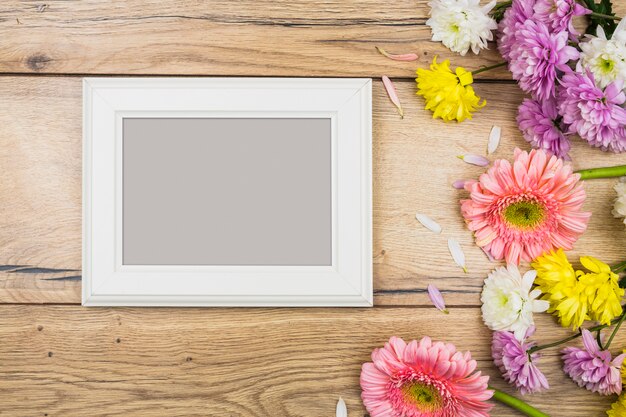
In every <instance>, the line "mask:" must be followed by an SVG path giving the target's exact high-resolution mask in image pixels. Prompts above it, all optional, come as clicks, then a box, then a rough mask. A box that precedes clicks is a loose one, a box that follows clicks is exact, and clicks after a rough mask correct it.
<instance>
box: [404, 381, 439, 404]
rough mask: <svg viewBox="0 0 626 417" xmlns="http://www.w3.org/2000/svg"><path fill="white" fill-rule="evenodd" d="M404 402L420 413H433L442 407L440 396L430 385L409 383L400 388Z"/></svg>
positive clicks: (417, 382) (418, 382)
mask: <svg viewBox="0 0 626 417" xmlns="http://www.w3.org/2000/svg"><path fill="white" fill-rule="evenodd" d="M402 392H403V394H404V398H405V400H406V401H409V402H412V403H413V404H415V406H416V407H417V408H418V409H419V410H420V411H435V410H439V409H440V408H441V407H442V406H443V398H442V397H441V394H440V393H439V391H438V390H437V388H435V387H434V386H432V385H429V384H427V383H424V382H420V381H411V382H409V383H408V384H406V385H404V386H403V387H402Z"/></svg>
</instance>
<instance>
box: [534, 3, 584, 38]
mask: <svg viewBox="0 0 626 417" xmlns="http://www.w3.org/2000/svg"><path fill="white" fill-rule="evenodd" d="M534 11H535V16H536V17H537V19H538V20H540V21H542V22H543V23H545V24H546V25H548V27H550V28H552V30H553V31H554V32H561V31H567V32H568V33H569V38H570V39H571V40H572V41H574V42H576V41H577V40H578V35H579V33H578V31H577V30H576V29H575V28H574V24H573V22H572V20H573V19H574V17H576V16H584V15H586V14H589V13H591V10H589V9H587V8H585V7H583V6H581V5H580V4H578V2H577V1H576V0H537V3H536V4H535V7H534Z"/></svg>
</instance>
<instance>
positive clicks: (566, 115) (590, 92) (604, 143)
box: [559, 72, 626, 152]
mask: <svg viewBox="0 0 626 417" xmlns="http://www.w3.org/2000/svg"><path fill="white" fill-rule="evenodd" d="M623 87H624V83H623V82H622V81H621V80H620V81H614V82H612V83H610V84H609V85H608V86H607V87H606V88H605V89H604V91H602V89H601V88H600V87H598V86H596V84H595V81H594V76H593V74H592V73H590V72H587V73H586V74H579V73H570V74H566V75H564V76H563V79H562V80H561V88H559V113H560V114H561V115H562V116H563V122H564V123H565V124H567V125H569V131H570V132H572V133H578V135H579V136H580V137H581V138H583V139H585V140H586V141H587V142H589V144H590V145H592V146H596V147H599V148H601V149H602V150H603V151H606V150H611V151H613V152H624V151H626V127H625V124H626V109H624V108H623V107H622V105H623V104H624V102H626V94H624V92H623V91H622V88H623Z"/></svg>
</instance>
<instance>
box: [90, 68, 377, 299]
mask: <svg viewBox="0 0 626 417" xmlns="http://www.w3.org/2000/svg"><path fill="white" fill-rule="evenodd" d="M371 88H372V84H371V79H355V78H353V79H348V78H344V79H305V78H286V79H276V78H105V77H103V78H84V79H83V261H82V304H83V305H84V306H258V307H262V306H345V307H369V306H372V305H373V286H372V161H371V159H372V155H371V150H372V127H371V125H372V116H371V113H372V110H371V101H372V92H371ZM134 117H141V118H218V117H219V118H235V119H236V118H276V119H283V118H296V117H297V118H328V119H330V127H331V129H330V130H331V151H330V154H331V162H330V166H331V167H332V172H331V175H330V178H331V184H330V190H331V191H332V194H331V199H330V200H331V201H332V215H331V218H332V222H331V223H332V233H331V236H332V245H331V247H332V255H331V258H332V261H331V262H330V265H153V264H150V265H136V264H133V265H127V264H124V263H123V256H122V253H123V252H122V246H123V239H122V236H123V233H124V225H123V222H122V218H123V217H122V205H123V201H122V200H123V193H122V188H123V179H122V178H123V172H122V171H123V165H122V161H123V131H122V125H123V123H124V120H125V119H127V118H134ZM302 220H303V221H306V219H302ZM127 227H128V226H127Z"/></svg>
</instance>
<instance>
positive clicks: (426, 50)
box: [0, 0, 509, 78]
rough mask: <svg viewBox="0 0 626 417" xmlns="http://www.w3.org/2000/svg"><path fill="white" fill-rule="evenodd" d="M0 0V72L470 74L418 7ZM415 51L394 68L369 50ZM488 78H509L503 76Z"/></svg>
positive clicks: (484, 58)
mask: <svg viewBox="0 0 626 417" xmlns="http://www.w3.org/2000/svg"><path fill="white" fill-rule="evenodd" d="M43 4H44V3H43V2H39V1H22V0H4V1H3V2H2V6H0V38H1V39H2V40H3V42H2V44H1V45H0V56H2V60H1V61H0V72H5V73H7V72H8V73H72V74H76V73H90V74H93V73H99V74H178V75H181V74H196V75H249V76H258V75H273V76H368V77H369V76H381V75H383V74H387V75H389V76H397V77H413V76H414V70H415V68H416V66H417V65H420V66H424V65H426V64H427V63H428V62H430V61H431V60H432V57H433V56H434V55H439V56H441V58H453V60H454V62H455V64H457V65H468V66H469V67H470V68H478V67H479V66H481V65H485V64H493V63H496V62H500V61H501V58H500V57H499V55H498V54H497V52H496V51H495V50H494V47H493V46H492V47H491V50H490V51H485V52H483V53H481V54H480V55H479V56H478V57H475V56H474V55H471V54H470V55H468V56H467V57H460V56H458V55H455V54H452V53H451V52H450V51H448V50H447V49H446V48H444V47H443V46H442V45H441V44H440V43H434V42H431V41H430V37H431V34H430V28H429V27H427V26H426V25H425V21H426V19H427V18H428V10H429V8H428V6H427V1H426V0H419V1H417V2H416V1H415V0H399V1H394V2H380V1H376V0H356V1H350V2H347V1H331V0H326V1H322V2H311V1H307V0H297V1H275V0H245V1H237V2H232V1H231V0H215V1H211V2H210V3H207V2H189V1H184V0H173V1H168V2H162V1H141V0H112V1H106V2H103V1H99V0H85V1H79V2H77V1H66V0H49V1H46V2H45V7H43V6H42V5H43ZM376 45H377V46H381V47H384V48H387V49H388V50H390V51H395V52H415V53H418V54H419V56H420V60H419V61H418V62H413V63H401V62H393V61H391V60H388V59H386V58H384V57H382V56H381V55H379V54H378V53H377V52H376V50H375V49H374V46H376ZM489 77H492V78H493V77H496V78H498V77H499V78H509V75H508V74H507V73H506V72H505V71H504V70H499V71H494V72H491V73H490V75H489Z"/></svg>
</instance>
